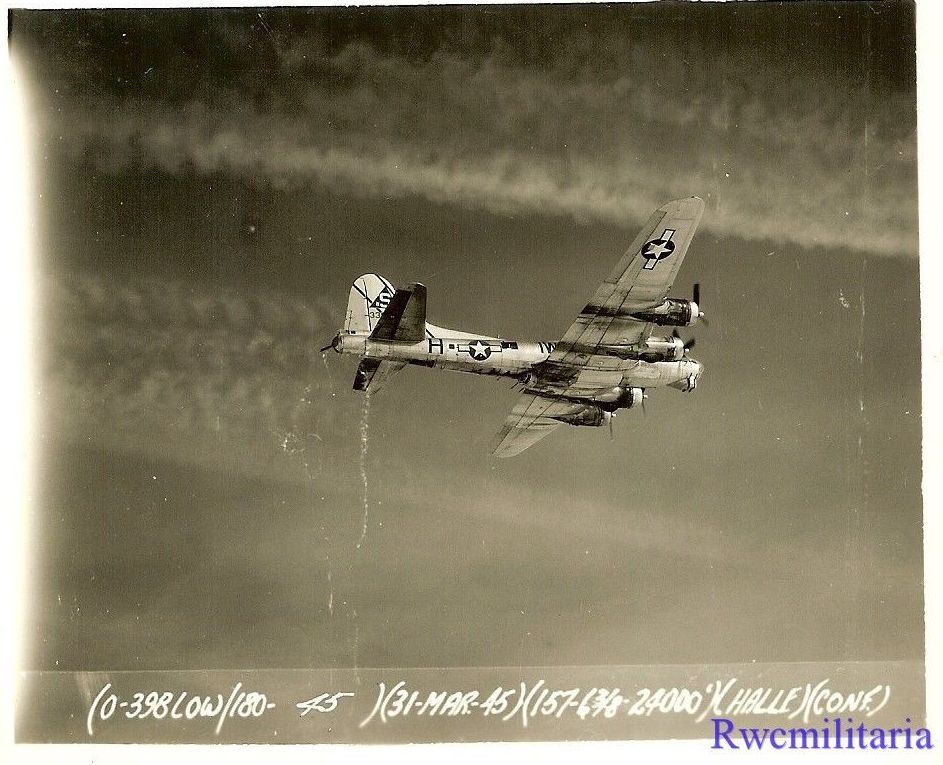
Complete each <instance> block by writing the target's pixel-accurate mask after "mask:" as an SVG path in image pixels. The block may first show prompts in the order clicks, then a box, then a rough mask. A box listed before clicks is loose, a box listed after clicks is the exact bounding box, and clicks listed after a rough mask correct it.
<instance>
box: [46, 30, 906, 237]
mask: <svg viewBox="0 0 943 765" xmlns="http://www.w3.org/2000/svg"><path fill="white" fill-rule="evenodd" d="M236 39H237V40H238V39H243V42H245V39H244V38H240V37H239V35H236ZM609 44H613V43H612V41H610V43H609ZM616 44H617V45H618V47H617V48H616V51H617V53H612V51H610V52H609V56H610V57H612V60H611V61H609V63H608V65H607V66H603V67H602V68H601V70H600V68H599V67H596V68H595V69H594V68H593V67H592V66H591V64H592V63H593V58H592V48H591V47H589V48H587V49H586V50H584V51H577V52H576V53H574V52H573V50H570V49H564V50H563V51H562V52H561V53H560V55H559V56H558V57H557V58H556V59H553V60H551V61H550V62H548V64H547V65H545V66H541V67H535V66H527V65H524V64H523V63H521V62H520V61H518V60H517V59H516V58H515V57H512V56H508V55H505V54H503V53H502V51H501V50H499V49H498V50H492V51H489V52H486V53H484V54H479V55H474V56H473V55H468V54H460V53H456V52H455V51H452V50H449V49H444V48H443V49H438V50H435V51H434V52H432V53H431V54H430V55H428V56H426V57H424V58H421V59H417V58H410V57H406V56H403V55H399V54H396V53H391V52H381V51H379V50H377V49H376V48H375V47H373V46H371V45H370V44H368V43H365V42H351V43H349V44H347V45H344V46H343V47H341V48H340V49H339V50H333V49H329V48H327V47H326V45H325V44H324V42H323V41H322V40H321V39H320V38H315V37H312V36H303V35H302V36H298V37H296V38H293V39H291V40H288V41H287V42H284V43H281V44H280V45H279V46H278V55H277V58H276V63H275V64H269V67H270V68H269V69H265V70H262V69H261V65H258V64H248V63H245V62H243V68H244V71H243V74H242V76H241V77H239V78H235V79H234V80H233V78H230V79H227V80H225V81H222V77H221V75H220V74H219V73H218V72H217V73H214V72H213V71H212V70H211V69H210V68H208V67H206V68H204V69H201V70H200V71H201V72H203V74H201V75H200V76H199V77H198V78H197V79H196V80H195V82H191V80H186V81H184V79H183V78H184V75H183V74H181V73H180V72H179V69H180V67H182V65H183V63H182V62H181V61H177V60H175V59H173V58H171V59H170V60H169V61H167V62H165V64H164V65H163V67H158V68H157V69H156V70H155V71H150V70H148V72H149V73H148V75H147V77H150V78H152V79H153V80H154V82H155V83H157V84H154V85H152V84H149V81H145V77H144V75H143V74H140V73H137V74H136V77H138V78H140V79H141V82H140V83H135V89H132V90H129V91H128V92H127V93H121V92H108V91H107V90H104V89H103V88H92V87H91V86H85V85H83V84H82V83H81V82H77V81H73V80H72V79H68V78H76V80H77V79H78V77H79V76H81V73H86V74H88V73H89V71H90V65H89V64H88V62H85V64H84V65H81V66H76V68H75V71H76V72H78V73H79V74H72V75H64V74H62V73H60V74H59V77H60V78H61V77H66V78H67V79H68V82H67V83H66V84H68V86H69V87H66V84H64V83H60V84H62V85H63V89H64V90H68V92H69V93H70V95H69V96H67V97H63V96H61V95H56V96H55V97H54V98H51V97H48V96H47V97H46V98H47V100H46V102H45V107H42V106H41V107H40V108H41V109H45V114H46V117H47V118H48V119H47V120H46V121H44V126H45V128H46V133H47V135H48V136H49V138H50V139H51V141H52V142H53V143H56V144H60V145H64V146H66V147H67V149H68V151H70V152H71V155H72V156H73V157H74V158H75V159H76V160H79V161H84V162H91V163H92V164H93V165H94V166H95V167H98V168H100V169H105V170H109V171H114V172H119V171H128V170H131V169H133V168H141V167H151V168H158V169H159V170H161V171H162V172H166V173H185V174H192V173H195V174H199V175H213V174H225V175H230V176H235V177H238V178H242V179H247V180H250V181H262V182H275V183H291V184H299V183H302V184H303V183H317V184H321V185H323V186H326V187H328V188H331V189H336V190H338V191H340V192H342V193H346V194H349V193H354V194H359V195H362V196H365V197H379V198H382V197H389V196H403V195H416V196H419V197H422V198H425V199H428V200H432V201H435V202H443V203H448V204H453V205H459V206H466V207H472V208H480V209H486V210H489V211H492V212H498V213H506V214H518V213H528V212H534V213H542V214H552V215H565V216H570V217H573V218H575V219H578V220H581V221H587V220H588V221H592V220H599V221H605V222H616V223H619V224H625V225H632V224H633V223H635V222H637V221H639V220H640V219H642V218H644V217H645V215H646V214H647V213H648V211H649V210H651V209H652V208H654V207H657V206H659V205H660V204H663V203H664V202H665V201H666V200H667V199H671V198H674V197H679V196H687V195H691V194H697V195H700V196H702V197H704V198H705V199H706V200H707V201H708V212H707V214H706V215H705V218H704V222H703V224H702V225H703V226H704V228H705V230H708V231H712V232H713V233H715V234H716V235H718V236H720V237H725V236H731V235H735V236H738V237H741V238H746V239H764V240H766V239H772V240H778V241H783V242H790V243H794V244H798V245H800V246H804V247H812V246H821V247H839V246H842V247H849V248H852V249H857V250H860V251H863V252H867V253H873V254H879V255H905V256H906V255H910V256H913V255H915V254H916V249H917V244H916V242H917V238H916V236H917V235H916V162H915V157H916V147H915V136H914V124H915V123H914V120H915V117H914V114H915V109H914V97H913V91H912V89H911V90H909V91H899V90H895V89H893V88H890V89H889V88H887V87H884V86H883V85H881V84H880V83H875V82H874V81H872V79H870V78H868V77H867V73H866V75H865V76H864V77H863V78H862V77H861V76H860V75H856V76H852V75H850V74H849V73H848V72H847V71H844V70H843V69H841V68H840V67H838V66H837V65H836V64H835V62H834V61H829V59H828V57H824V56H810V57H809V58H808V59H807V60H802V59H800V60H798V61H797V60H793V59H790V58H782V59H779V58H777V57H776V56H774V55H773V51H772V50H766V51H763V52H761V53H757V52H755V51H750V50H746V49H737V48H736V47H734V46H731V48H730V50H729V51H723V52H717V51H714V52H712V53H709V54H708V53H707V52H705V51H704V50H698V49H696V48H694V49H692V50H691V51H689V52H687V54H686V55H685V56H673V57H668V58H666V57H665V56H663V55H657V56H656V55H654V53H655V52H656V50H655V49H656V48H657V46H656V45H655V41H651V40H646V39H645V38H637V39H634V40H633V41H631V42H624V41H622V42H618V43H616ZM230 45H231V48H232V54H233V56H234V57H237V58H238V56H240V55H245V54H244V46H243V47H240V46H239V45H238V44H236V42H233V41H230ZM83 55H86V56H87V54H83ZM152 69H153V67H152ZM142 71H143V70H142ZM91 76H92V78H93V79H94V78H95V77H96V76H98V77H100V76H101V75H100V73H97V74H96V73H95V72H94V71H93V72H92V74H91ZM192 77H193V76H192V75H191V79H192ZM215 78H219V80H220V81H218V82H216V81H215ZM55 82H56V80H55V78H52V84H55ZM161 88H164V89H165V90H166V94H165V95H164V96H162V95H161V91H160V89H161ZM57 94H58V91H57ZM826 94H827V95H826Z"/></svg>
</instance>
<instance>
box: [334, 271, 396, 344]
mask: <svg viewBox="0 0 943 765" xmlns="http://www.w3.org/2000/svg"><path fill="white" fill-rule="evenodd" d="M395 292H396V289H395V288H394V287H393V285H392V284H390V283H389V282H388V281H387V280H386V279H384V278H383V277H382V276H378V275H377V274H364V275H363V276H358V277H357V279H355V280H354V283H353V285H352V286H351V288H350V297H349V298H348V299H347V318H346V319H345V321H344V332H345V333H347V334H356V335H369V334H370V333H371V332H373V328H374V327H376V325H377V322H378V321H379V320H380V316H382V315H383V311H384V310H386V307H387V306H388V305H389V303H390V300H391V299H392V298H393V295H394V294H395Z"/></svg>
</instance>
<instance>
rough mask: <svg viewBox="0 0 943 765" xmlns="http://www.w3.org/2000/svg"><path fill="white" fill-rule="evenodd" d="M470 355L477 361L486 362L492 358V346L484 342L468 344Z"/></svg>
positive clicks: (476, 341)
mask: <svg viewBox="0 0 943 765" xmlns="http://www.w3.org/2000/svg"><path fill="white" fill-rule="evenodd" d="M468 354H469V355H470V356H471V357H472V358H473V359H474V360H475V361H484V360H485V359H487V358H488V357H489V356H491V346H490V345H488V343H486V342H484V341H482V340H475V342H473V343H469V344H468Z"/></svg>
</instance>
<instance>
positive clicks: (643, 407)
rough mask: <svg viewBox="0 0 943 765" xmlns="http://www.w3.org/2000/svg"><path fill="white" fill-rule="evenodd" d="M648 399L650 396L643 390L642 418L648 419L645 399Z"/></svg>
mask: <svg viewBox="0 0 943 765" xmlns="http://www.w3.org/2000/svg"><path fill="white" fill-rule="evenodd" d="M647 398H648V394H647V393H646V392H645V389H644V388H642V417H646V418H647V417H648V410H647V409H646V408H645V399H647Z"/></svg>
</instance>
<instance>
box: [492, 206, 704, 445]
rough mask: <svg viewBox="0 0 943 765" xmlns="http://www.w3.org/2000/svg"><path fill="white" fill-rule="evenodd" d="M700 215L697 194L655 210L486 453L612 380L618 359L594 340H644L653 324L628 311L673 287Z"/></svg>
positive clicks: (518, 441)
mask: <svg viewBox="0 0 943 765" xmlns="http://www.w3.org/2000/svg"><path fill="white" fill-rule="evenodd" d="M703 213H704V202H703V200H701V199H699V198H698V197H689V198H687V199H676V200H674V201H673V202H669V203H668V204H666V205H664V206H662V207H659V208H658V209H657V210H655V212H653V213H652V214H651V217H649V219H648V221H646V223H645V226H644V228H642V230H641V231H640V232H639V233H638V236H636V237H635V240H634V241H633V242H632V245H631V246H630V247H629V249H628V250H627V251H626V253H625V254H624V255H623V256H622V258H621V259H620V260H619V262H618V264H617V265H616V267H615V268H614V269H613V271H612V273H611V274H609V278H607V279H606V281H604V282H603V283H602V284H601V285H600V286H599V289H597V290H596V292H595V294H594V295H593V297H592V299H591V300H590V301H589V303H587V304H586V306H585V307H584V308H583V310H582V311H581V312H580V315H579V316H578V317H577V318H576V321H575V322H573V324H572V325H571V326H570V328H569V329H568V330H567V331H566V333H565V334H564V335H563V338H562V339H561V340H560V342H559V343H557V344H556V347H555V348H554V350H553V351H552V352H551V354H550V356H549V358H548V359H547V361H545V362H544V363H543V364H542V365H541V366H540V368H538V369H537V370H535V371H536V377H535V378H534V379H533V380H531V381H530V383H529V384H528V387H529V390H531V391H540V393H541V395H534V394H533V393H530V392H527V393H525V394H524V395H522V396H521V397H520V398H519V399H518V400H517V403H516V404H515V405H514V408H513V409H512V410H511V414H510V415H508V418H507V419H506V420H505V422H504V427H503V428H502V429H501V431H500V432H499V433H498V436H497V446H496V447H495V448H494V451H493V454H494V455H495V456H497V457H513V456H514V455H516V454H520V453H521V452H522V451H524V450H525V449H527V448H528V447H529V446H532V445H533V444H535V443H537V441H539V440H540V439H541V438H543V437H544V436H546V435H547V434H548V433H550V431H552V430H555V429H556V428H557V427H558V426H559V425H561V424H562V423H561V422H560V421H559V420H555V419H552V418H551V416H552V415H554V414H572V413H573V412H574V407H577V408H578V409H582V408H584V407H583V406H582V405H580V404H578V403H574V402H573V401H572V400H568V399H562V398H555V396H564V395H566V396H570V397H575V398H579V397H581V396H587V397H589V396H591V395H592V394H593V392H594V391H596V390H599V389H602V388H608V387H612V386H613V385H618V384H619V382H620V381H621V379H622V372H621V366H622V362H621V361H620V360H619V359H618V358H613V357H610V356H606V355H597V354H598V350H599V347H600V346H601V345H634V344H636V343H639V342H641V341H642V340H643V339H646V338H647V337H648V336H649V335H650V334H651V330H652V325H651V324H649V323H648V322H645V321H639V320H638V319H633V318H632V316H631V315H632V314H633V313H638V312H640V311H645V310H647V309H649V308H654V307H655V306H657V305H660V304H661V303H662V302H663V301H664V299H665V298H666V297H667V295H668V292H669V290H671V287H672V285H673V284H674V280H675V277H676V276H677V274H678V269H680V268H681V263H682V261H683V260H684V255H685V253H686V252H687V250H688V245H689V244H690V243H691V239H692V238H693V237H694V231H695V229H696V228H697V224H698V223H699V222H700V220H701V215H702V214H703Z"/></svg>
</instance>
